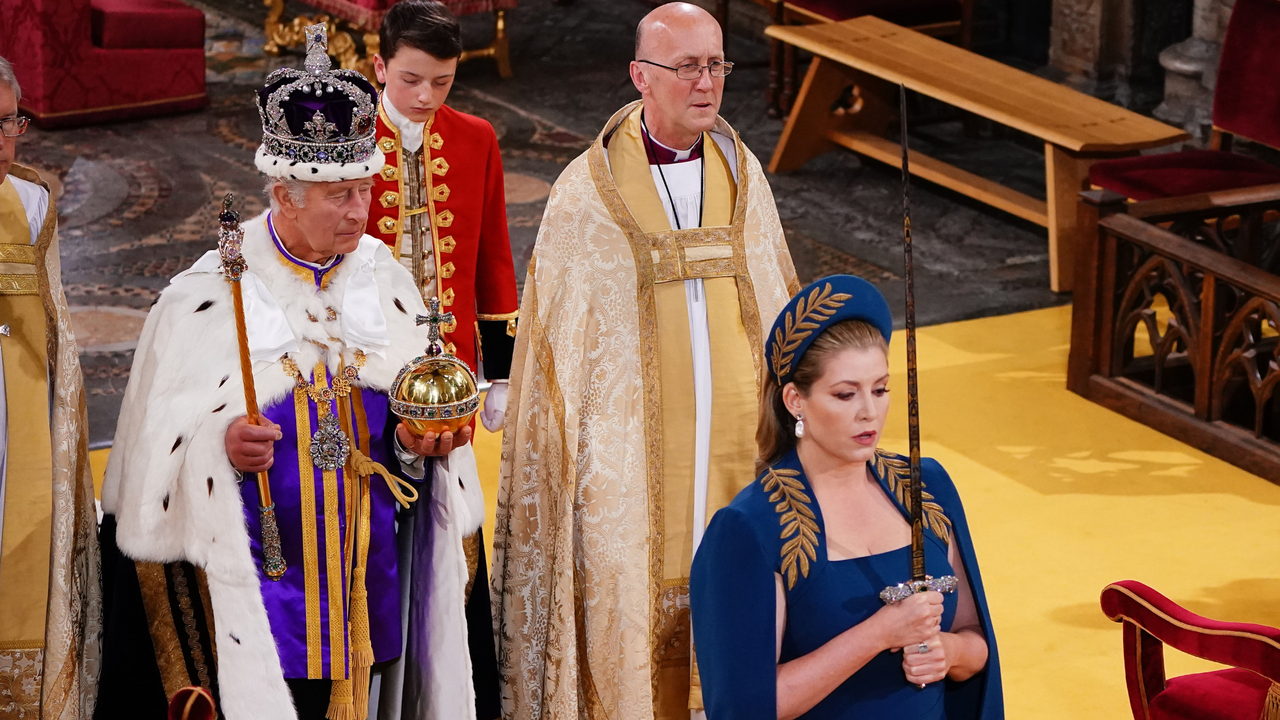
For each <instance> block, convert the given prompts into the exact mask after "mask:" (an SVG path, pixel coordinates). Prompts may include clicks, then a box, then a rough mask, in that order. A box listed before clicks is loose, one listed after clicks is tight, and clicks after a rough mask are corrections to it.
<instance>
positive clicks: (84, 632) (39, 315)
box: [0, 58, 102, 720]
mask: <svg viewBox="0 0 1280 720" xmlns="http://www.w3.org/2000/svg"><path fill="white" fill-rule="evenodd" d="M19 93H20V90H19V88H18V82H17V80H16V79H15V78H14V76H13V71H12V69H11V68H10V67H9V64H8V63H7V62H6V61H5V60H4V59H3V58H0V720H18V719H22V720H26V719H27V718H31V719H33V720H34V719H39V720H73V719H76V718H88V717H90V715H91V714H92V712H93V703H94V697H95V692H94V691H95V688H96V682H97V674H98V671H97V657H98V636H99V634H100V629H101V615H102V606H101V589H100V585H99V579H98V577H99V574H98V540H97V519H98V518H97V513H96V512H95V509H94V502H93V479H92V476H91V474H90V471H89V458H88V443H87V436H86V432H85V416H86V413H85V398H84V382H83V380H82V378H81V375H80V360H79V356H78V355H77V354H76V346H75V340H74V339H73V338H72V336H71V322H70V318H69V317H68V314H67V300H66V297H65V296H64V295H63V293H62V280H61V270H60V264H59V262H58V243H57V240H56V237H55V236H56V231H57V218H58V213H57V210H56V209H55V207H54V199H53V198H52V197H51V196H50V193H49V186H48V185H47V184H45V182H44V181H43V180H41V179H40V176H39V174H37V173H36V172H35V171H34V170H31V169H30V168H26V167H23V166H21V165H17V164H14V162H13V159H14V145H15V143H16V141H17V138H18V136H19V135H21V134H22V132H23V131H24V130H25V129H26V119H25V118H21V117H18V114H17V113H18V100H19V99H20V97H21V96H20V95H19ZM6 331H7V332H6Z"/></svg>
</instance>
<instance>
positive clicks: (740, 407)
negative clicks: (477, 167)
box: [592, 110, 761, 720]
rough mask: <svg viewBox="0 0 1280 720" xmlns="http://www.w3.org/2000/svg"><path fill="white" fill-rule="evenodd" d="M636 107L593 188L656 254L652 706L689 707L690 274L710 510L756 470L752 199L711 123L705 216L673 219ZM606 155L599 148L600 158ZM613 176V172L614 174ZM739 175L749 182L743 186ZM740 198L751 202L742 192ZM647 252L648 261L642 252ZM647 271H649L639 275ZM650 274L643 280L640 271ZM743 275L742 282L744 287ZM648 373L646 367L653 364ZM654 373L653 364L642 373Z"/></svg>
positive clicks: (662, 713)
mask: <svg viewBox="0 0 1280 720" xmlns="http://www.w3.org/2000/svg"><path fill="white" fill-rule="evenodd" d="M640 116H641V113H640V111H638V110H637V111H634V112H632V113H631V114H630V115H629V116H628V117H627V118H626V120H624V121H623V122H622V124H621V125H620V126H619V127H618V129H617V130H616V131H614V133H613V135H612V137H611V138H610V140H609V147H608V150H607V154H608V159H609V162H608V166H607V168H603V167H599V166H598V165H595V164H593V168H592V170H593V176H594V178H595V180H596V186H597V189H598V190H600V192H601V195H602V196H604V198H605V204H606V205H607V206H608V207H609V210H610V213H611V214H612V215H613V217H614V220H615V222H617V223H618V225H619V226H620V227H622V229H623V231H624V232H625V233H626V234H627V236H628V241H629V242H630V244H631V247H632V251H633V254H634V255H635V257H637V258H642V259H643V258H645V257H646V256H647V257H648V258H651V259H652V265H653V267H652V270H651V272H650V273H648V275H649V279H648V281H649V282H652V283H654V313H655V317H656V319H657V335H658V344H657V347H658V348H660V352H657V353H649V354H647V357H646V360H647V361H648V362H649V363H656V364H657V366H658V373H657V377H658V382H657V383H646V392H648V391H649V390H650V389H652V390H653V391H654V392H656V394H657V395H658V396H659V404H660V406H661V409H660V411H659V413H658V414H657V416H656V417H655V416H654V415H652V414H650V415H648V416H646V424H647V427H646V432H650V433H653V434H656V435H658V436H659V437H661V440H662V453H661V456H660V457H651V458H650V465H649V481H650V493H651V495H650V505H651V509H650V513H651V515H650V518H651V527H652V534H651V540H650V542H651V543H652V544H651V552H652V553H653V554H654V555H655V557H654V558H653V559H652V567H651V573H652V575H651V577H652V581H653V583H654V585H655V589H654V598H655V600H654V606H653V609H652V620H651V623H652V627H653V631H652V632H653V660H652V668H653V677H654V693H655V700H654V705H655V708H656V710H655V716H656V717H657V718H659V719H660V720H666V719H667V718H671V719H673V720H674V718H678V717H679V718H682V717H684V716H686V715H687V714H688V708H689V700H690V697H689V690H690V670H691V668H692V664H691V656H690V647H691V633H690V627H689V567H690V564H691V563H692V561H693V534H694V528H693V524H694V513H693V508H694V502H695V498H694V494H695V487H694V473H695V470H694V466H695V462H696V448H695V446H694V444H693V443H692V442H690V439H691V438H693V437H694V436H695V434H696V430H695V418H696V408H695V403H694V397H695V393H694V383H693V348H692V346H691V344H690V329H689V312H688V300H687V297H686V294H685V286H684V282H683V281H684V280H690V279H698V278H700V279H702V280H703V287H704V291H705V293H706V303H707V319H708V327H709V330H710V350H711V366H712V368H713V372H712V388H711V390H712V403H711V412H712V418H711V421H712V430H711V437H712V438H714V442H713V444H712V448H710V450H712V452H711V457H710V458H709V459H710V463H709V468H708V478H707V515H706V517H707V518H710V517H711V516H712V515H714V514H715V512H716V511H717V510H719V509H720V508H722V507H724V506H725V505H727V504H728V503H729V502H730V501H731V500H732V499H733V497H734V496H735V495H736V494H737V493H738V491H739V490H741V489H742V488H743V487H744V486H745V485H746V484H748V483H749V482H750V480H747V478H750V477H751V475H752V473H753V470H754V468H753V458H754V456H755V415H756V397H757V392H758V388H757V382H756V381H757V378H758V377H759V371H758V368H759V364H760V357H759V348H760V347H761V344H760V335H759V334H758V333H757V335H756V337H755V338H754V342H753V341H752V339H751V338H748V333H747V331H746V330H745V328H744V321H743V318H744V317H753V316H754V317H759V312H758V311H757V310H756V307H755V304H756V303H755V298H754V297H753V296H752V294H751V293H750V292H749V290H750V283H751V276H750V273H749V272H748V271H747V267H746V257H745V241H744V225H745V210H746V208H745V200H746V198H747V196H748V194H749V193H750V187H749V176H748V175H747V174H746V173H745V172H742V171H741V170H742V169H741V168H739V171H740V175H742V177H743V178H744V180H743V182H742V183H740V184H739V183H737V182H735V180H734V175H733V170H732V169H731V168H730V167H729V164H728V161H727V159H726V158H725V156H724V154H723V152H722V151H721V150H720V147H719V145H717V144H716V142H715V141H714V140H713V139H712V138H711V136H710V134H709V133H707V134H705V136H704V138H703V144H702V147H703V158H704V163H705V174H704V177H705V181H706V197H705V199H704V204H703V210H702V219H703V227H701V228H690V229H687V230H674V231H673V230H672V229H671V226H670V224H669V221H668V219H667V214H666V211H665V210H664V209H663V206H662V200H661V199H660V197H659V195H658V191H657V186H656V185H655V184H654V181H653V174H652V171H651V170H650V165H649V160H648V157H647V156H646V153H645V149H644V144H643V143H644V141H643V139H642V136H641V132H642V131H641V124H640ZM601 160H603V158H600V157H599V156H598V155H593V156H592V161H593V163H599V162H600V161H601ZM610 179H611V180H612V182H610ZM739 185H741V186H742V187H741V188H740V187H739ZM739 198H741V199H742V200H743V201H744V202H743V203H741V206H739V203H738V202H737V201H738V199H739ZM642 262H643V260H642ZM642 275H643V274H642ZM642 282H644V280H642ZM740 285H741V286H745V287H746V288H747V289H748V292H746V293H741V294H740V293H739V292H738V287H739V286H740ZM646 373H648V370H647V369H646ZM649 377H650V376H649V375H648V374H646V379H648V378H649Z"/></svg>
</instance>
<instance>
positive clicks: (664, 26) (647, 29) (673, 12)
mask: <svg viewBox="0 0 1280 720" xmlns="http://www.w3.org/2000/svg"><path fill="white" fill-rule="evenodd" d="M690 32H692V33H694V34H695V35H697V34H702V33H710V34H714V35H715V37H716V38H718V41H717V44H720V45H723V42H724V41H723V38H722V37H721V33H720V23H718V22H716V19H715V18H714V17H712V15H711V13H709V12H707V11H706V10H703V9H702V8H700V7H698V6H697V5H693V4H690V3H685V2H673V3H667V4H665V5H659V6H658V7H657V8H655V9H654V10H653V11H652V12H650V13H649V14H648V15H645V16H644V19H643V20H641V21H640V24H639V25H637V26H636V59H637V60H644V59H646V58H649V55H650V54H652V53H653V51H654V45H655V44H663V40H667V39H670V38H669V36H673V35H674V36H681V35H685V34H688V33H690Z"/></svg>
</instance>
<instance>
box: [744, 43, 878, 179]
mask: <svg viewBox="0 0 1280 720" xmlns="http://www.w3.org/2000/svg"><path fill="white" fill-rule="evenodd" d="M850 86H853V88H854V90H855V91H856V93H857V94H856V95H855V96H854V97H853V107H851V108H849V110H848V111H846V112H843V113H837V112H832V107H833V106H835V105H836V103H837V102H839V100H840V98H841V96H842V95H843V94H844V93H845V91H846V90H847V89H849V87H850ZM895 92H896V89H895V88H894V86H893V85H891V84H889V83H887V82H885V81H884V80H881V79H879V78H875V77H872V76H870V75H865V74H863V73H859V72H857V71H855V70H852V69H850V68H847V67H845V66H843V65H840V64H839V63H836V62H834V61H832V60H828V59H826V58H824V57H821V56H816V57H814V59H813V62H812V63H811V64H810V65H809V72H808V73H806V74H805V77H804V82H803V83H802V84H801V85H800V94H799V95H797V96H796V103H795V107H794V108H792V110H791V114H790V115H788V116H787V124H786V125H785V126H784V127H783V129H782V137H780V138H778V146H777V147H776V148H774V150H773V158H772V159H771V160H770V161H769V172H773V173H776V172H790V171H792V170H798V169H799V168H800V166H801V165H804V164H805V163H806V162H808V161H809V160H811V159H812V158H815V157H817V156H819V155H821V154H822V153H824V152H827V151H828V150H832V149H834V148H835V143H833V142H832V141H831V139H830V137H829V134H830V133H831V132H833V131H836V130H842V129H848V128H857V129H859V130H864V131H866V132H869V133H874V134H877V135H878V134H880V133H882V132H884V130H885V129H886V128H887V127H888V126H889V124H890V123H891V122H892V121H893V118H895V117H897V109H896V108H897V107H898V106H897V102H896V101H895V100H893V98H894V97H896V96H895V95H894V93H895Z"/></svg>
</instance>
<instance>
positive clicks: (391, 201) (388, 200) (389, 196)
mask: <svg viewBox="0 0 1280 720" xmlns="http://www.w3.org/2000/svg"><path fill="white" fill-rule="evenodd" d="M378 202H380V203H382V207H384V208H393V207H395V206H396V205H399V204H400V193H395V192H391V191H390V190H388V191H386V192H384V193H382V197H380V198H378Z"/></svg>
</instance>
